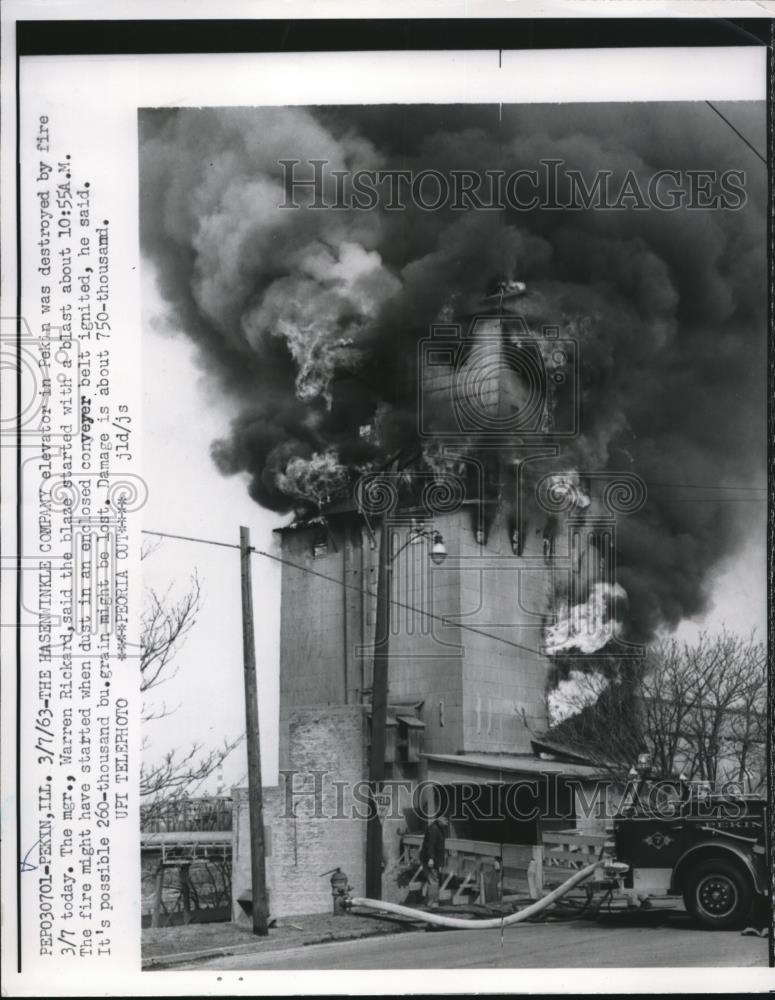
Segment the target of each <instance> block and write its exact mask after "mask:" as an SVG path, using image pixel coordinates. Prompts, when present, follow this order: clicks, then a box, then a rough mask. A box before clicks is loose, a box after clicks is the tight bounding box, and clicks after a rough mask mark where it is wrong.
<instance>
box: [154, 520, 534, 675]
mask: <svg viewBox="0 0 775 1000" xmlns="http://www.w3.org/2000/svg"><path fill="white" fill-rule="evenodd" d="M142 534H144V535H156V536H158V537H159V538H175V539H178V540H180V541H184V542H200V543H201V544H203V545H218V546H222V547H223V548H229V549H238V548H239V545H230V544H229V543H228V542H214V541H212V540H211V539H209V538H194V537H193V536H191V535H173V534H171V533H169V532H165V531H148V530H147V529H145V528H143V530H142ZM250 551H251V552H254V553H255V554H256V555H257V556H264V557H265V558H267V559H271V560H273V561H274V562H278V563H282V564H283V565H284V566H290V567H291V568H292V569H297V570H300V571H301V572H302V573H309V574H310V575H311V576H317V577H320V579H321V580H326V581H328V582H329V583H335V584H337V586H339V587H344V588H345V589H346V590H354V591H356V592H357V593H359V594H361V595H363V594H366V595H367V596H368V597H373V598H375V599H376V597H377V594H376V593H375V592H374V591H373V590H369V589H368V588H367V587H358V586H356V585H355V584H353V583H347V582H346V581H345V580H342V579H340V578H337V577H335V576H329V575H328V574H327V573H321V572H320V571H319V570H314V569H310V568H309V566H302V565H301V563H295V562H293V561H292V560H290V559H284V558H283V557H282V556H277V555H274V554H273V553H272V552H264V551H263V549H257V548H255V546H251V548H250ZM390 603H391V604H393V605H395V606H396V607H398V608H403V609H405V610H407V611H414V612H416V613H417V614H419V615H425V616H426V617H427V618H430V619H432V620H433V621H438V622H441V624H442V625H445V626H446V627H447V628H455V627H457V628H461V629H465V630H466V631H467V632H475V633H476V634H478V635H483V636H485V638H488V639H495V640H496V642H503V643H505V644H506V645H507V646H513V647H514V648H515V649H522V650H524V651H525V652H526V653H534V654H536V655H540V650H538V649H533V648H532V647H531V646H524V645H522V643H520V642H514V640H513V639H506V638H504V637H503V636H500V635H494V634H493V633H492V632H487V631H485V630H484V629H481V628H476V626H475V625H466V624H464V623H463V622H450V621H449V619H447V618H445V617H444V616H443V615H436V614H434V613H433V612H432V611H426V610H425V609H424V608H418V607H415V605H413V604H407V603H406V602H404V601H398V600H394V599H393V598H391V599H390Z"/></svg>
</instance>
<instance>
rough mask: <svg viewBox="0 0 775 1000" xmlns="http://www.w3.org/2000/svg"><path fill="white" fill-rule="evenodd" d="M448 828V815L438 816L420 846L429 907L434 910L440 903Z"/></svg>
mask: <svg viewBox="0 0 775 1000" xmlns="http://www.w3.org/2000/svg"><path fill="white" fill-rule="evenodd" d="M448 829H449V820H448V819H447V817H446V816H437V817H436V819H434V820H433V822H432V823H431V824H430V825H429V826H428V829H427V830H426V831H425V836H424V837H423V842H422V847H421V848H420V861H421V862H422V870H423V875H424V876H425V881H426V882H427V883H428V907H429V909H432V910H435V909H437V908H438V905H439V887H440V885H441V872H442V869H443V868H444V861H445V855H446V852H445V850H444V841H445V838H446V836H447V830H448Z"/></svg>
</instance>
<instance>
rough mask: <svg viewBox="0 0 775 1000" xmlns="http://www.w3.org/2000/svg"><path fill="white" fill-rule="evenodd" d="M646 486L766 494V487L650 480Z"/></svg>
mask: <svg viewBox="0 0 775 1000" xmlns="http://www.w3.org/2000/svg"><path fill="white" fill-rule="evenodd" d="M646 485H647V486H664V487H666V488H668V489H682V490H759V491H761V492H764V493H766V491H767V487H766V486H711V485H710V484H707V485H702V486H701V485H699V484H698V483H655V482H653V481H652V480H646Z"/></svg>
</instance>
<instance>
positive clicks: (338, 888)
mask: <svg viewBox="0 0 775 1000" xmlns="http://www.w3.org/2000/svg"><path fill="white" fill-rule="evenodd" d="M323 875H330V876H331V896H332V899H333V907H334V911H333V912H334V916H341V915H342V914H343V913H346V912H347V900H348V899H349V898H350V891H351V889H352V886H351V885H348V881H347V875H345V873H344V872H343V871H342V869H341V868H332V869H331V871H329V872H323ZM323 875H321V878H322V877H323Z"/></svg>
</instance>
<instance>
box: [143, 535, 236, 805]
mask: <svg viewBox="0 0 775 1000" xmlns="http://www.w3.org/2000/svg"><path fill="white" fill-rule="evenodd" d="M157 548H158V545H150V546H145V547H144V548H143V551H142V553H141V558H143V559H147V558H148V557H149V556H151V555H152V554H153V553H154V552H155V551H156V550H157ZM201 609H202V587H201V583H200V580H199V577H198V575H197V573H196V571H194V572H193V573H192V575H191V577H190V578H189V585H188V588H187V589H186V590H185V591H184V593H183V594H182V595H180V596H178V597H175V596H173V594H172V588H171V587H169V588H168V589H167V590H166V591H164V592H163V593H159V592H158V591H156V590H155V589H153V588H152V587H148V588H146V592H145V605H144V608H143V612H142V616H141V639H140V643H141V652H140V690H141V692H142V693H143V695H144V696H145V695H147V693H148V692H149V691H155V690H156V689H157V688H159V687H161V685H163V684H165V683H166V682H167V681H170V680H171V679H172V678H173V677H174V676H175V675H176V674H177V673H178V671H179V669H180V666H181V661H180V660H179V659H178V656H179V654H180V651H181V649H182V647H183V645H184V643H185V640H186V638H187V636H188V634H189V633H190V631H191V629H192V628H193V627H194V626H195V625H196V623H197V620H198V618H199V614H200V612H201ZM179 707H180V706H176V707H175V708H172V709H170V708H168V707H167V704H166V702H164V701H163V702H162V703H161V704H159V703H158V702H151V701H149V700H147V699H145V698H144V700H143V706H142V721H143V722H144V723H150V722H153V721H157V720H159V719H163V718H165V717H167V716H169V715H172V714H173V713H174V712H175V711H177V708H179ZM243 739H244V733H243V734H242V735H240V736H238V737H236V738H235V739H225V740H224V741H223V743H222V744H221V745H220V746H218V747H215V748H211V749H205V748H204V745H203V744H201V743H192V744H191V746H190V747H188V748H185V749H182V750H181V749H179V748H174V749H170V750H167V751H165V752H164V754H163V755H162V757H161V758H160V759H158V760H157V761H156V762H155V763H153V764H149V763H147V762H146V761H143V763H142V765H141V768H140V795H141V796H142V797H143V798H145V799H146V800H147V801H152V802H155V801H156V800H160V801H164V802H168V801H169V800H170V799H174V798H179V797H182V796H184V795H189V794H191V792H192V791H196V789H197V787H198V786H199V785H201V784H202V783H203V782H204V781H205V780H206V779H207V778H208V777H209V776H210V775H211V774H212V773H213V772H214V771H215V770H216V769H217V768H218V766H219V765H220V764H222V763H223V761H224V760H225V759H226V758H227V757H228V756H229V754H230V753H231V752H232V751H233V750H234V749H235V747H237V746H238V745H239V744H240V743H241V742H242V740H243ZM143 750H144V752H145V754H146V755H147V754H148V751H149V750H150V744H149V742H148V738H147V736H146V737H144V739H143Z"/></svg>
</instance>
